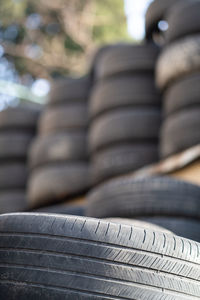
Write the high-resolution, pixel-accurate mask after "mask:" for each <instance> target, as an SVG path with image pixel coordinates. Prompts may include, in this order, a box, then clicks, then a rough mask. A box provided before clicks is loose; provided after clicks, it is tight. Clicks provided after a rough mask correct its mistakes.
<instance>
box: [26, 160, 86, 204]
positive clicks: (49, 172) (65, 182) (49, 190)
mask: <svg viewBox="0 0 200 300" xmlns="http://www.w3.org/2000/svg"><path fill="white" fill-rule="evenodd" d="M88 173H89V171H88V164H87V163H86V162H72V163H62V164H54V165H46V166H45V167H41V168H38V169H35V170H34V172H33V173H32V174H31V177H30V179H29V184H28V200H29V206H30V207H32V208H34V207H40V206H43V205H47V204H51V203H56V202H62V201H63V200H65V199H66V198H68V197H69V196H73V195H74V196H76V195H78V194H79V195H80V194H81V193H83V192H85V191H86V190H87V189H88V187H89V174H88Z"/></svg>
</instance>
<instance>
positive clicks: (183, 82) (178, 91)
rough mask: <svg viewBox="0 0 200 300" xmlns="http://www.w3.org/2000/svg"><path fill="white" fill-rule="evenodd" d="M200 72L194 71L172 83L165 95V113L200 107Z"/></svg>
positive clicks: (169, 113) (166, 114)
mask: <svg viewBox="0 0 200 300" xmlns="http://www.w3.org/2000/svg"><path fill="white" fill-rule="evenodd" d="M199 82H200V72H197V73H192V74H189V75H187V76H186V77H184V78H182V79H180V80H178V81H177V82H175V83H174V84H172V85H171V86H170V87H169V88H168V89H167V90H166V92H165V95H164V99H163V102H164V108H163V110H164V114H165V116H169V115H171V114H173V113H175V112H180V110H182V109H190V108H192V107H198V106H199V107H200V96H199V95H200V85H199Z"/></svg>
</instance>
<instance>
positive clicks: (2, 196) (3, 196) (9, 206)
mask: <svg viewBox="0 0 200 300" xmlns="http://www.w3.org/2000/svg"><path fill="white" fill-rule="evenodd" d="M25 210H27V201H26V195H25V190H7V191H6V190H5V191H3V192H0V214H5V213H11V212H22V211H25Z"/></svg>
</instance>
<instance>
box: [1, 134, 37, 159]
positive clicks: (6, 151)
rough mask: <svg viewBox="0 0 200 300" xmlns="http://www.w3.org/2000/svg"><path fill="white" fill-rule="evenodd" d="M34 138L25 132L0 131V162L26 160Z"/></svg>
mask: <svg viewBox="0 0 200 300" xmlns="http://www.w3.org/2000/svg"><path fill="white" fill-rule="evenodd" d="M32 139H33V136H32V135H31V134H28V133H25V132H20V131H18V132H14V131H13V132H1V131H0V160H2V161H4V162H5V161H6V160H9V161H11V160H16V159H17V160H18V159H23V160H25V159H26V157H27V152H28V148H29V145H30V143H31V140H32Z"/></svg>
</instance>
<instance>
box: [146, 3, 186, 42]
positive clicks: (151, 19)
mask: <svg viewBox="0 0 200 300" xmlns="http://www.w3.org/2000/svg"><path fill="white" fill-rule="evenodd" d="M180 1H183V0H167V1H166V0H154V1H152V2H151V4H150V5H149V7H148V9H147V11H146V15H145V32H146V38H147V39H148V40H149V39H152V37H153V35H154V33H157V32H159V28H158V23H159V22H160V21H163V20H165V19H166V14H167V13H168V10H169V9H171V8H172V6H174V4H176V3H178V2H180Z"/></svg>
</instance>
